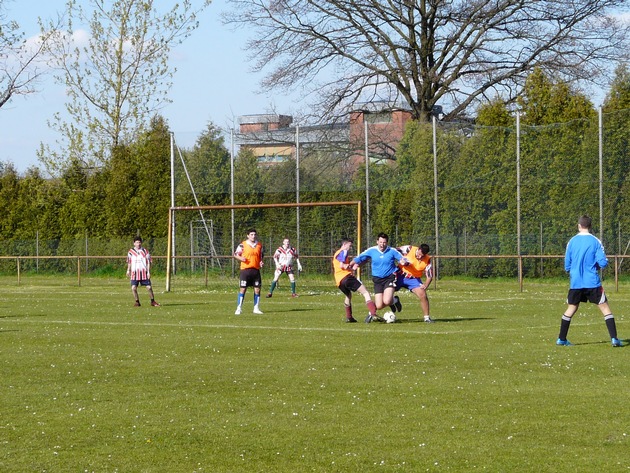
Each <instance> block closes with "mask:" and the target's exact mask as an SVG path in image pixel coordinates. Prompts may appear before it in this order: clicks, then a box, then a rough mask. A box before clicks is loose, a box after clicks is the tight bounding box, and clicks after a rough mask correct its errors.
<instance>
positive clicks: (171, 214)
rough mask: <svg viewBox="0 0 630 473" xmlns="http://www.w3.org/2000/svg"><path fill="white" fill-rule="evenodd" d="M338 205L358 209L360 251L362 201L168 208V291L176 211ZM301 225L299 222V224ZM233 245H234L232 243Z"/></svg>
mask: <svg viewBox="0 0 630 473" xmlns="http://www.w3.org/2000/svg"><path fill="white" fill-rule="evenodd" d="M337 206H355V207H356V209H357V210H356V211H357V237H356V238H357V239H356V243H355V246H356V250H357V252H360V248H361V228H362V219H361V212H362V202H361V201H360V200H354V201H333V202H288V203H287V202H284V203H275V204H232V205H186V206H172V207H169V210H168V233H167V235H168V240H167V250H166V252H167V254H166V288H165V289H166V292H170V290H171V275H172V272H173V267H174V261H173V260H174V257H173V254H174V246H175V234H174V233H175V212H177V211H198V212H202V211H204V210H239V209H241V210H242V209H263V208H295V209H297V210H298V212H299V209H300V207H307V208H308V207H337ZM231 223H232V240H233V241H234V237H235V235H234V213H233V212H232V222H231ZM298 225H299V224H298ZM232 246H233V245H232Z"/></svg>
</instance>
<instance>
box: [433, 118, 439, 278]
mask: <svg viewBox="0 0 630 473" xmlns="http://www.w3.org/2000/svg"><path fill="white" fill-rule="evenodd" d="M432 118H433V120H432V122H433V201H434V202H435V255H436V256H437V255H439V254H440V226H439V212H438V171H437V118H436V117H435V115H433V117H432ZM438 265H439V259H436V260H435V268H434V272H435V286H434V287H437V281H438V278H437V276H438Z"/></svg>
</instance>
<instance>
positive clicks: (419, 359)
mask: <svg viewBox="0 0 630 473" xmlns="http://www.w3.org/2000/svg"><path fill="white" fill-rule="evenodd" d="M154 282H155V283H156V289H157V293H156V298H157V300H158V301H159V302H161V303H162V307H157V308H152V307H149V306H148V300H147V296H146V292H145V291H144V290H143V291H142V292H141V293H140V294H141V301H142V302H143V306H142V307H140V308H134V307H132V302H133V300H132V298H131V294H130V290H129V287H128V283H127V282H126V281H125V280H124V279H119V278H112V279H108V278H100V279H93V280H87V281H86V280H84V281H82V284H81V287H78V286H77V284H76V279H73V278H71V277H68V278H65V279H62V280H60V278H55V279H54V280H52V279H50V278H41V279H40V278H29V283H28V285H20V286H17V284H15V281H14V279H11V278H6V279H0V367H1V370H2V371H1V373H2V383H1V388H0V399H1V404H0V406H1V407H0V471H3V472H44V471H45V472H79V471H81V472H83V471H94V472H248V473H249V472H272V471H273V472H291V473H294V472H393V471H401V472H402V471H405V472H406V471H409V472H419V471H450V472H470V471H492V472H499V471H504V472H514V471H532V472H540V471H545V472H555V471H557V472H566V471H573V472H595V471H605V470H628V469H630V461H629V460H628V452H629V451H630V439H629V436H630V410H629V408H628V389H629V386H628V376H629V374H630V364H629V363H628V359H629V356H630V349H629V348H621V349H613V348H612V347H611V346H610V341H609V339H608V334H607V331H606V328H605V325H604V322H603V320H602V317H601V315H600V314H599V311H597V309H596V308H595V307H594V306H592V305H584V306H583V307H582V308H581V311H580V313H579V314H578V315H577V316H576V318H574V321H573V323H572V326H571V331H570V333H569V339H570V340H571V341H572V342H573V343H574V344H575V346H573V347H556V346H555V339H556V337H557V332H558V328H559V324H560V316H561V314H562V311H563V310H564V308H565V305H564V300H565V297H566V290H567V287H566V284H565V283H557V282H552V283H549V282H547V283H537V282H532V281H529V282H527V284H526V286H525V290H524V292H520V291H519V289H518V284H517V283H516V282H515V281H475V280H466V281H462V280H459V281H457V280H446V281H440V282H439V284H438V288H437V289H436V290H432V291H431V292H430V297H431V303H432V316H433V317H434V318H435V319H436V323H435V324H432V325H429V324H424V323H422V322H420V318H419V317H418V314H419V304H418V303H417V301H416V300H415V299H413V298H412V296H411V295H409V294H407V293H405V294H403V295H402V302H403V305H404V309H403V312H402V314H400V316H399V317H400V318H399V323H396V324H389V325H387V324H377V323H372V324H364V323H357V324H344V323H342V320H343V304H342V301H343V299H342V295H341V293H338V292H335V290H334V288H333V287H332V281H331V283H330V287H328V288H327V289H326V288H325V287H324V286H321V287H317V290H314V291H313V292H312V293H310V294H309V289H308V281H307V280H306V279H301V281H300V285H299V289H300V290H301V293H303V294H304V295H303V296H302V297H300V298H298V299H290V298H288V297H286V296H287V292H288V291H287V284H286V283H285V284H284V286H282V287H281V288H280V289H279V290H278V291H276V293H275V294H274V297H273V298H272V299H263V300H262V303H261V308H262V309H263V311H264V312H265V315H263V316H256V315H253V314H251V308H252V298H251V292H248V294H247V299H246V302H245V310H244V314H243V315H241V316H234V315H233V313H234V308H235V301H236V283H233V282H230V283H229V284H228V285H231V286H233V287H232V288H231V289H221V290H216V291H213V290H208V289H206V288H205V287H200V286H195V285H194V284H192V283H190V284H188V285H186V284H185V283H184V282H179V284H178V285H176V287H177V290H174V291H173V292H170V293H161V292H160V288H163V287H164V281H163V280H162V281H159V280H158V281H154ZM228 285H224V287H226V288H227V287H228ZM211 287H212V286H211ZM629 289H630V286H627V285H623V286H621V287H620V291H619V292H610V293H609V298H610V303H611V307H612V308H613V310H614V312H615V314H616V320H617V325H618V329H619V333H620V336H621V337H622V338H626V337H627V336H628V335H627V334H628V333H629V332H630V325H629V324H628V313H629V310H630V297H629V296H628V293H629V291H628V290H629ZM612 290H613V288H612V287H611V288H610V291H612ZM354 302H355V315H356V316H357V319H360V320H363V316H364V314H365V312H366V311H365V309H364V305H363V303H362V298H360V297H359V296H355V301H354Z"/></svg>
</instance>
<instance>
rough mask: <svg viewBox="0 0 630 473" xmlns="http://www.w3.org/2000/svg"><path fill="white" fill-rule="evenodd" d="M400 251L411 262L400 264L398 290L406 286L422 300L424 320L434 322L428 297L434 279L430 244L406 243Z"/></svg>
mask: <svg viewBox="0 0 630 473" xmlns="http://www.w3.org/2000/svg"><path fill="white" fill-rule="evenodd" d="M398 251H400V253H401V254H402V255H403V256H404V257H405V258H407V260H408V261H409V264H408V265H407V266H399V268H398V274H397V275H396V290H397V291H399V290H400V289H401V288H403V287H404V288H406V289H409V291H411V292H413V293H414V294H415V295H416V297H418V299H419V300H420V307H422V313H423V314H424V321H425V322H427V323H433V319H431V315H430V314H429V298H428V297H427V288H428V287H429V285H430V284H431V281H433V265H432V264H431V256H429V245H427V244H426V243H423V244H422V245H420V246H413V245H405V246H403V247H400V248H398ZM423 276H426V279H425V280H424V282H423V281H422V277H423Z"/></svg>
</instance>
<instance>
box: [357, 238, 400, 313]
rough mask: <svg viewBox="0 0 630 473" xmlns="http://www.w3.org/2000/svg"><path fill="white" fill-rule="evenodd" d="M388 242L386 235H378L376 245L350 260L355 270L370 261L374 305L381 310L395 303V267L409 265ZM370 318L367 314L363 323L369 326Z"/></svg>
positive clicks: (396, 268)
mask: <svg viewBox="0 0 630 473" xmlns="http://www.w3.org/2000/svg"><path fill="white" fill-rule="evenodd" d="M388 242H389V237H388V236H387V234H386V233H379V234H378V238H377V240H376V245H375V246H372V247H370V248H368V249H367V250H365V251H364V252H362V253H361V254H360V255H358V256H356V257H355V258H354V259H353V260H352V262H353V263H354V264H353V269H357V268H358V267H359V266H361V265H362V264H363V263H365V262H366V261H368V260H371V261H372V281H373V282H374V303H375V304H376V308H377V309H382V308H383V307H387V306H391V305H393V304H394V303H395V300H394V290H395V289H396V271H397V270H398V266H397V265H398V264H399V263H400V264H401V265H403V266H406V265H407V264H409V261H407V259H406V258H405V257H404V256H403V255H402V254H401V253H400V252H399V251H398V250H397V249H395V248H392V247H391V246H389V245H388ZM398 304H400V302H398ZM397 308H398V307H397ZM400 308H402V306H401V307H400ZM398 310H400V309H398ZM372 318H373V317H372V316H371V314H368V316H367V317H366V318H365V323H368V324H369V323H370V322H371V321H372Z"/></svg>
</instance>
